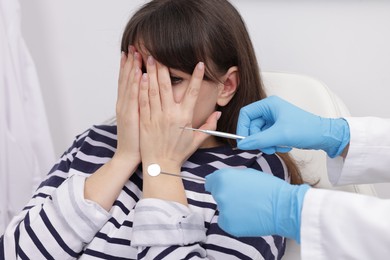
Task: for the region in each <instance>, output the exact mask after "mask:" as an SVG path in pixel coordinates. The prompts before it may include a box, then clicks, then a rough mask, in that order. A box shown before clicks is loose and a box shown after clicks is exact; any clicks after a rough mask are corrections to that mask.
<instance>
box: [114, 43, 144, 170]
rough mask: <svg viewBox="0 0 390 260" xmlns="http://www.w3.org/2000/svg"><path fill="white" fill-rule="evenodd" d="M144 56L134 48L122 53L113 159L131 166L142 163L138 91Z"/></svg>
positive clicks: (131, 47)
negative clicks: (115, 147) (115, 144)
mask: <svg viewBox="0 0 390 260" xmlns="http://www.w3.org/2000/svg"><path fill="white" fill-rule="evenodd" d="M141 68H142V56H141V54H140V53H139V52H137V51H136V50H135V48H134V47H133V46H129V50H128V54H127V55H126V54H125V53H122V57H121V64H120V72H119V82H118V99H117V103H116V118H117V136H118V141H117V142H118V144H117V150H116V152H115V155H114V157H113V159H114V160H118V159H119V160H120V161H121V162H124V163H129V164H131V165H134V164H139V163H140V162H141V154H140V145H139V140H140V133H139V110H138V91H139V84H140V80H141V75H142V71H141Z"/></svg>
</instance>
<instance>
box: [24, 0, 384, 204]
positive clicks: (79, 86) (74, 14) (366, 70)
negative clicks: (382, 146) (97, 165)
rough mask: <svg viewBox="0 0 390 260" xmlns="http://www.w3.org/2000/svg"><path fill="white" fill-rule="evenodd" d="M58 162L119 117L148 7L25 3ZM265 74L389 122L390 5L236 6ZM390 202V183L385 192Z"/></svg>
mask: <svg viewBox="0 0 390 260" xmlns="http://www.w3.org/2000/svg"><path fill="white" fill-rule="evenodd" d="M20 1H21V4H22V18H23V21H22V22H23V32H24V36H25V40H26V42H27V45H28V46H29V48H30V51H31V54H32V56H33V58H34V60H35V62H36V65H37V69H38V74H39V77H40V81H41V86H42V91H43V95H44V100H45V106H46V109H47V114H48V118H49V123H50V127H51V131H52V137H53V140H54V144H55V150H56V153H57V155H58V156H59V155H60V154H61V153H62V152H63V151H64V150H65V149H66V148H67V147H68V146H69V145H70V143H71V141H72V140H73V137H74V136H75V135H77V134H79V133H81V132H82V131H84V130H85V129H87V128H88V127H89V126H90V125H92V124H98V123H100V122H102V121H104V120H105V119H107V118H108V117H110V116H112V115H114V111H115V101H116V83H117V73H118V62H119V45H120V36H121V32H122V30H123V27H124V25H125V23H126V21H127V19H128V18H129V17H130V15H131V13H132V12H133V11H134V9H135V8H136V7H137V6H139V5H140V4H142V3H144V2H145V1H141V0H132V1H129V0H116V1H104V0H83V1H76V0H67V1H65V0H58V1H44V0H34V1H29V0H20ZM232 2H233V3H234V4H235V5H236V6H237V8H238V9H239V10H240V12H241V14H242V16H243V17H244V19H245V20H246V22H247V25H248V28H249V31H250V33H251V36H252V39H253V42H254V44H255V47H256V52H257V54H258V58H259V61H260V65H261V67H262V70H276V71H288V72H297V73H303V74H308V75H311V76H314V77H316V78H319V79H321V80H322V81H324V82H325V83H326V84H327V85H328V86H329V87H330V88H331V89H332V90H333V91H334V92H335V93H337V94H338V95H339V96H340V97H341V98H342V99H343V100H344V102H345V103H346V104H347V106H348V107H349V109H350V111H351V113H352V115H354V116H368V115H373V116H381V117H388V118H390V109H389V105H388V100H389V98H390V88H389V87H390V48H389V46H390V30H389V26H390V1H380V0H372V1H368V0H366V1H364V0H361V1H358V0H340V1H325V0H322V1H321V0H317V1H307V0H306V1H305V0H296V1H287V0H286V1H282V0H273V1H271V0H268V1H266V0H263V1H255V0H253V1H251V0H234V1H232ZM376 187H377V189H378V192H379V194H380V196H382V197H390V192H389V191H387V190H388V187H389V184H381V185H376Z"/></svg>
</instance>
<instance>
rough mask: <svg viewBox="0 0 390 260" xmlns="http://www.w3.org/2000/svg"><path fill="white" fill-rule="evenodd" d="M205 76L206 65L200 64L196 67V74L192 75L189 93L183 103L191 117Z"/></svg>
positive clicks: (187, 92)
mask: <svg viewBox="0 0 390 260" xmlns="http://www.w3.org/2000/svg"><path fill="white" fill-rule="evenodd" d="M203 76H204V63H203V62H199V63H198V64H197V65H196V67H195V69H194V72H193V73H192V77H191V81H190V84H189V86H188V88H187V91H186V93H185V95H184V98H183V101H182V104H183V109H184V111H188V112H190V113H191V115H192V113H193V111H194V107H195V103H196V100H197V99H198V95H199V89H200V87H201V85H202V81H203ZM191 118H192V117H191Z"/></svg>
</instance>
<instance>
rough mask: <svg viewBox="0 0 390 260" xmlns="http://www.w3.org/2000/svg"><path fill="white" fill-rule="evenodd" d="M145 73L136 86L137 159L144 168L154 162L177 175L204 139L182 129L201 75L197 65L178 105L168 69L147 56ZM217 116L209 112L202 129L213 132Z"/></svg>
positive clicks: (189, 115) (188, 122)
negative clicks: (137, 90) (139, 138)
mask: <svg viewBox="0 0 390 260" xmlns="http://www.w3.org/2000/svg"><path fill="white" fill-rule="evenodd" d="M146 63H147V74H144V75H143V76H142V79H141V84H140V94H139V104H140V134H141V140H140V145H141V157H142V163H143V165H144V167H147V166H148V165H150V164H152V163H158V164H159V165H160V166H161V169H162V170H163V171H166V172H172V173H177V174H179V173H180V168H181V165H182V164H183V163H184V161H185V160H186V159H187V158H188V157H190V156H191V154H192V153H194V151H195V150H196V149H197V148H198V147H199V146H200V145H201V143H202V142H203V141H204V140H205V139H206V138H207V135H206V134H203V133H198V132H193V131H188V130H183V129H182V128H181V127H184V126H187V127H191V125H192V117H193V112H194V107H195V103H196V100H197V97H198V93H199V89H200V87H201V85H202V80H203V75H204V64H203V63H202V62H199V63H198V64H197V65H196V67H195V69H194V72H193V74H192V77H191V80H190V83H189V86H188V88H187V90H186V93H185V94H184V97H183V99H182V100H181V102H180V103H176V102H175V100H174V97H173V92H172V85H171V81H170V74H169V70H168V68H167V67H166V66H164V65H162V64H160V63H158V62H156V61H155V60H154V58H153V57H151V56H150V57H148V60H147V62H146ZM216 122H217V113H213V114H212V115H210V117H209V118H208V120H207V122H206V123H205V124H204V125H202V126H201V128H203V129H215V128H216Z"/></svg>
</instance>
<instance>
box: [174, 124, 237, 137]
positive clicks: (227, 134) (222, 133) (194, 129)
mask: <svg viewBox="0 0 390 260" xmlns="http://www.w3.org/2000/svg"><path fill="white" fill-rule="evenodd" d="M180 128H181V129H184V130H192V131H198V132H202V133H205V134H209V135H214V136H219V137H224V138H229V139H244V138H245V136H241V135H235V134H230V133H225V132H220V131H214V130H206V129H197V128H192V127H185V126H182V127H180Z"/></svg>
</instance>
